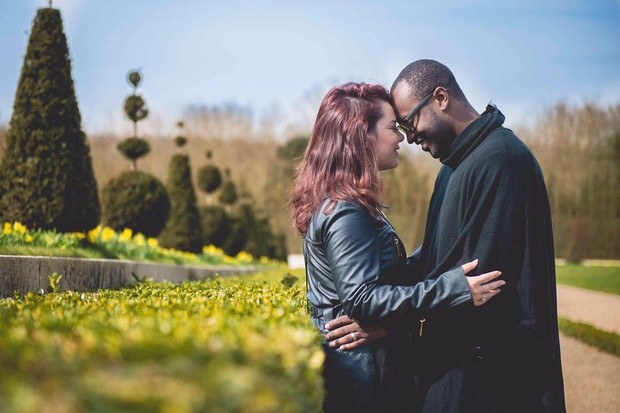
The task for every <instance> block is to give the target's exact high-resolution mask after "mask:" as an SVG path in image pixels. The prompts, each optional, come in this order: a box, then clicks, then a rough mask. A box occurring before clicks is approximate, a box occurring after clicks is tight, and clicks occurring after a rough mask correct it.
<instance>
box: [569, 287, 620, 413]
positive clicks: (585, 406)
mask: <svg viewBox="0 0 620 413" xmlns="http://www.w3.org/2000/svg"><path fill="white" fill-rule="evenodd" d="M558 313H559V315H560V316H561V317H565V318H568V319H570V320H572V321H580V322H583V323H587V324H590V325H593V326H595V327H597V328H599V329H602V330H606V331H614V332H616V333H619V334H620V296H617V295H613V294H605V293H599V292H596V291H588V290H582V289H580V288H575V287H568V286H565V285H558ZM560 345H561V351H562V368H563V373H564V393H565V395H566V408H567V411H568V412H569V413H586V412H587V413H590V412H596V413H606V412H609V413H617V412H620V385H619V383H620V357H616V356H612V355H611V354H608V353H604V352H602V351H600V350H597V349H596V348H594V347H591V346H589V345H587V344H584V343H582V342H580V341H578V340H576V339H574V338H570V337H567V336H564V335H560Z"/></svg>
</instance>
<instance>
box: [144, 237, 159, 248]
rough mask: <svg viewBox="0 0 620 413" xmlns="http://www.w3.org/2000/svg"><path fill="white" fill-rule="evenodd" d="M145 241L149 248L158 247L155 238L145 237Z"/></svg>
mask: <svg viewBox="0 0 620 413" xmlns="http://www.w3.org/2000/svg"><path fill="white" fill-rule="evenodd" d="M146 243H147V244H148V245H149V247H151V248H157V247H159V243H158V242H157V238H147V240H146Z"/></svg>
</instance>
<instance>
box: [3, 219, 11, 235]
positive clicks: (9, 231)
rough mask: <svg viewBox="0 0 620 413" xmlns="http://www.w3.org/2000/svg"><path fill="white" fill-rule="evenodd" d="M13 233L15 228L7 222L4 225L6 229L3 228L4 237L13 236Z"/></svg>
mask: <svg viewBox="0 0 620 413" xmlns="http://www.w3.org/2000/svg"><path fill="white" fill-rule="evenodd" d="M11 232H13V226H12V225H11V223H10V222H5V223H4V227H3V229H2V233H3V234H4V235H10V234H11Z"/></svg>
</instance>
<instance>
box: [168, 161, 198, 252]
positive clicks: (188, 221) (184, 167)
mask: <svg viewBox="0 0 620 413" xmlns="http://www.w3.org/2000/svg"><path fill="white" fill-rule="evenodd" d="M168 193H169V194H170V199H171V202H172V208H171V211H170V218H169V219H168V222H167V223H166V226H165V227H164V230H163V231H162V233H161V234H160V235H159V243H160V245H161V246H162V247H166V248H174V249H177V250H182V251H190V252H200V251H202V246H203V236H202V225H201V222H200V214H199V213H198V207H197V205H196V194H195V193H194V186H193V184H192V174H191V169H190V165H189V157H188V156H187V155H182V154H176V155H174V156H173V157H172V160H171V161H170V169H169V175H168Z"/></svg>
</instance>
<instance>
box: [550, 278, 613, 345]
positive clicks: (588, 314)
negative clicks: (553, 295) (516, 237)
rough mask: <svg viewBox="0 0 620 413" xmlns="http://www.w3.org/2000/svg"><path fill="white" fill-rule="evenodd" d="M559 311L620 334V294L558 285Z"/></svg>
mask: <svg viewBox="0 0 620 413" xmlns="http://www.w3.org/2000/svg"><path fill="white" fill-rule="evenodd" d="M558 313H559V315H560V316H562V317H565V318H568V319H570V320H572V321H580V322H583V323H587V324H590V325H592V326H594V327H596V328H599V329H601V330H606V331H613V332H616V333H618V334H620V296H618V295H615V294H606V293H600V292H597V291H589V290H582V289H581V288H575V287H568V286H565V285H558Z"/></svg>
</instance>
